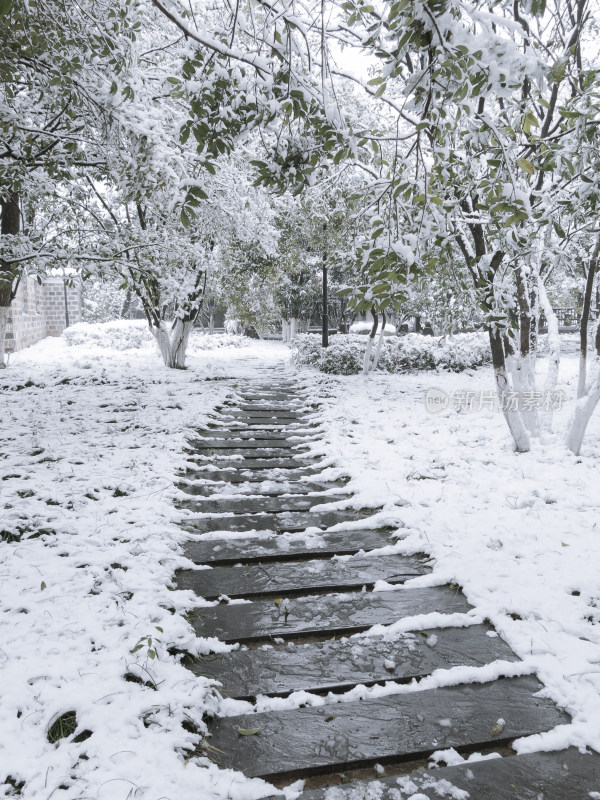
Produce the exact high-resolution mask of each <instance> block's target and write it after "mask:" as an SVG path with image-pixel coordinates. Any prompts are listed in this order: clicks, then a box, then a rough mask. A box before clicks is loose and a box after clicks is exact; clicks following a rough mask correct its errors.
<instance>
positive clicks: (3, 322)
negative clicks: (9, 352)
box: [0, 306, 10, 369]
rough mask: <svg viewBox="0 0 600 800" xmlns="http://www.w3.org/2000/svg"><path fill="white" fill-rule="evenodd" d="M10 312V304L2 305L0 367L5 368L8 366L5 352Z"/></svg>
mask: <svg viewBox="0 0 600 800" xmlns="http://www.w3.org/2000/svg"><path fill="white" fill-rule="evenodd" d="M9 314H10V306H0V369H3V368H4V367H5V366H6V363H5V361H4V354H5V343H6V327H7V325H8V315H9Z"/></svg>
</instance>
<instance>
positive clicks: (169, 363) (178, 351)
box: [150, 319, 193, 369]
mask: <svg viewBox="0 0 600 800" xmlns="http://www.w3.org/2000/svg"><path fill="white" fill-rule="evenodd" d="M192 325H193V323H192V322H183V321H182V320H180V319H176V320H175V322H174V323H173V324H172V325H171V330H170V331H169V328H168V325H167V323H166V322H161V323H160V326H159V327H157V326H156V325H152V326H150V330H151V332H152V335H153V336H154V338H155V339H156V343H157V344H158V349H159V350H160V354H161V356H162V358H163V361H164V363H165V366H166V367H170V368H171V369H185V355H186V350H187V346H188V341H189V338H190V333H191V330H192Z"/></svg>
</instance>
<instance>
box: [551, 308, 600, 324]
mask: <svg viewBox="0 0 600 800" xmlns="http://www.w3.org/2000/svg"><path fill="white" fill-rule="evenodd" d="M582 311H583V309H582V308H576V307H575V306H570V307H568V308H555V309H554V313H555V314H556V318H557V319H558V327H559V328H565V329H575V328H578V327H579V324H580V322H581V313H582ZM597 316H598V309H597V308H592V309H590V317H591V318H592V319H596V318H597ZM547 327H548V320H547V319H546V317H545V316H544V314H541V315H540V328H547Z"/></svg>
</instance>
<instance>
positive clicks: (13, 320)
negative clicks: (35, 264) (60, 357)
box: [6, 276, 82, 353]
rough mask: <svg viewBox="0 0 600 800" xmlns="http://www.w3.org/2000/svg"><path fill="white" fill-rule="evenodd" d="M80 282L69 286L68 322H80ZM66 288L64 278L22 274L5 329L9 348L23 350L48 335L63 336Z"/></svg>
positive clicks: (10, 349)
mask: <svg viewBox="0 0 600 800" xmlns="http://www.w3.org/2000/svg"><path fill="white" fill-rule="evenodd" d="M81 302H82V300H81V281H80V280H79V279H75V280H74V285H73V286H67V308H68V313H69V325H73V324H74V323H76V322H81ZM66 327H67V326H66V314H65V290H64V283H63V279H62V278H58V277H56V278H55V277H52V278H46V279H45V280H44V281H43V283H42V284H41V285H40V284H39V283H38V282H37V279H36V278H32V277H25V276H24V277H23V279H22V280H21V284H20V286H19V290H18V292H17V296H16V297H15V299H14V300H13V302H12V304H11V313H10V316H9V318H8V326H7V330H6V351H7V352H8V353H10V352H14V351H15V350H22V349H23V348H24V347H29V346H30V345H32V344H35V342H39V340H40V339H43V338H44V337H45V336H60V334H61V333H62V332H63V331H64V329H65V328H66Z"/></svg>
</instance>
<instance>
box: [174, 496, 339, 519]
mask: <svg viewBox="0 0 600 800" xmlns="http://www.w3.org/2000/svg"><path fill="white" fill-rule="evenodd" d="M348 497H350V495H346V496H345V498H344V497H343V496H342V497H340V495H327V494H321V495H309V496H306V495H300V496H299V497H229V498H227V499H223V500H216V499H210V500H192V499H189V500H176V501H175V505H176V506H177V507H178V508H187V509H188V510H189V511H196V512H198V513H200V514H228V513H234V514H259V513H261V512H267V511H268V512H270V513H281V512H285V511H310V509H311V508H313V507H316V508H317V510H318V507H319V505H322V504H323V503H336V502H339V501H340V500H344V499H347V498H348Z"/></svg>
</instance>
